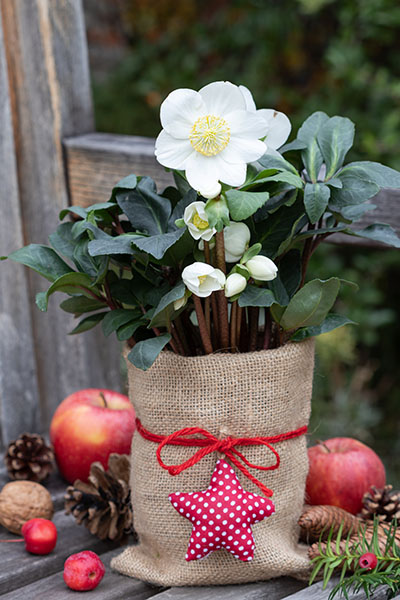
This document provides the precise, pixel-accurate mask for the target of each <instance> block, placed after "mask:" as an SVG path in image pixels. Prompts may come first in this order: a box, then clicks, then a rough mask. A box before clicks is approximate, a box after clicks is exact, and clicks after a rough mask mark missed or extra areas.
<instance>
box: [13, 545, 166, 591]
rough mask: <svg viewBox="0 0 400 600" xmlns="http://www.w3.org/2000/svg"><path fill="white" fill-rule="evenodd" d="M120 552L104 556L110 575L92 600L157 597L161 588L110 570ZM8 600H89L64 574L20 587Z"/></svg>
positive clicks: (60, 573) (107, 573)
mask: <svg viewBox="0 0 400 600" xmlns="http://www.w3.org/2000/svg"><path fill="white" fill-rule="evenodd" d="M118 552H120V550H111V551H110V552H107V553H105V554H102V555H101V560H102V561H103V562H104V565H105V567H106V573H105V575H104V578H103V580H102V581H101V582H100V584H99V586H98V587H97V588H96V589H95V590H93V591H92V593H91V594H90V598H93V600H123V599H125V598H134V599H135V600H145V599H146V598H150V597H152V596H154V595H155V594H156V593H157V592H158V588H154V587H152V586H150V585H148V584H147V583H144V582H142V581H139V580H137V579H132V578H131V577H125V576H124V575H119V574H118V573H116V572H115V571H112V570H111V568H110V561H111V559H112V558H113V556H114V555H115V554H118ZM2 598H3V599H4V600H26V599H27V598H29V599H30V600H70V599H74V600H75V599H79V598H86V600H87V598H88V595H87V592H76V591H73V590H70V589H69V588H67V586H66V585H65V583H64V580H63V574H62V571H59V572H58V573H56V574H54V575H50V577H44V578H43V579H39V580H38V581H35V582H34V583H31V584H30V585H25V586H23V587H22V586H20V587H19V588H18V589H15V590H13V591H11V592H9V593H7V594H4V595H2Z"/></svg>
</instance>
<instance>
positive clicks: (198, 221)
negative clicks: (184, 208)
mask: <svg viewBox="0 0 400 600" xmlns="http://www.w3.org/2000/svg"><path fill="white" fill-rule="evenodd" d="M192 223H193V225H194V226H195V227H197V229H201V230H203V229H207V227H208V221H205V220H204V219H202V218H201V217H200V216H199V214H198V213H195V215H194V217H193V219H192Z"/></svg>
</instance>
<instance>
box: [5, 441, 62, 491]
mask: <svg viewBox="0 0 400 600" xmlns="http://www.w3.org/2000/svg"><path fill="white" fill-rule="evenodd" d="M4 462H5V464H6V467H7V471H8V474H9V476H10V478H11V479H28V480H30V481H36V482H39V481H43V479H46V477H47V476H48V474H49V473H50V472H51V471H52V470H53V468H54V453H53V450H52V449H51V448H50V447H49V446H47V444H46V442H45V440H44V439H43V438H42V436H41V435H38V434H37V433H22V434H21V435H20V436H19V438H17V439H16V440H15V441H14V442H11V443H10V444H9V445H8V448H7V451H6V454H5V456H4Z"/></svg>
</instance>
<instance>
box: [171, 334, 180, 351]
mask: <svg viewBox="0 0 400 600" xmlns="http://www.w3.org/2000/svg"><path fill="white" fill-rule="evenodd" d="M168 344H169V345H170V346H171V349H172V352H175V354H180V352H178V348H177V346H176V344H175V342H174V339H173V338H171V339H170V340H169V342H168Z"/></svg>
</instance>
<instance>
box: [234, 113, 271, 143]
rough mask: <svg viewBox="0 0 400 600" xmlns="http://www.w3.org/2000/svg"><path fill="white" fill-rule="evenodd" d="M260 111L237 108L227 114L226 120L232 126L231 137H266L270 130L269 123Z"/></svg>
mask: <svg viewBox="0 0 400 600" xmlns="http://www.w3.org/2000/svg"><path fill="white" fill-rule="evenodd" d="M258 113H259V111H257V112H255V113H252V112H248V111H247V110H235V111H233V112H231V113H229V114H228V115H226V117H225V118H226V121H227V122H228V125H229V127H230V128H231V138H232V137H234V136H239V137H245V138H256V139H257V140H258V139H260V138H262V137H264V136H265V135H266V134H267V132H268V123H267V121H266V120H265V118H263V117H262V116H260V115H259V114H258Z"/></svg>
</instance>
